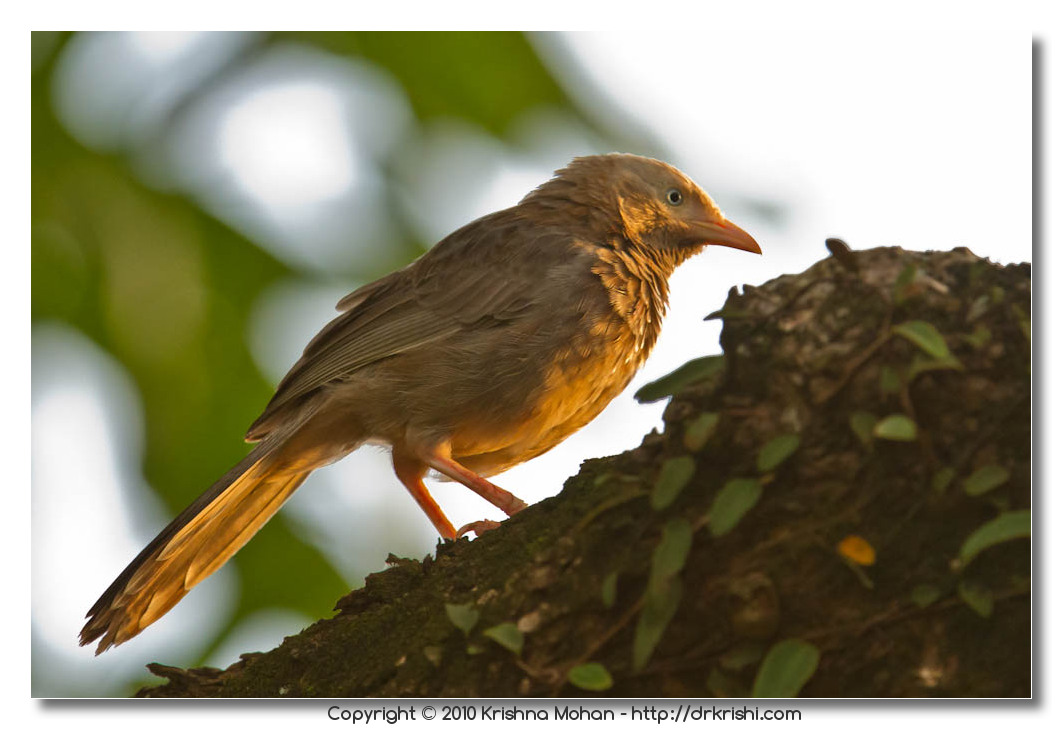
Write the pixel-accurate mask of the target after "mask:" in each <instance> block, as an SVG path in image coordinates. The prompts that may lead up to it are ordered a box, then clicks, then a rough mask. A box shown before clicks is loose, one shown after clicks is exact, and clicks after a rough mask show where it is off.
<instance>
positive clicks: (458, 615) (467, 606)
mask: <svg viewBox="0 0 1062 729" xmlns="http://www.w3.org/2000/svg"><path fill="white" fill-rule="evenodd" d="M443 607H444V608H446V617H448V618H450V622H451V623H453V624H454V625H456V626H457V628H458V629H459V630H460V631H461V632H462V633H464V634H465V635H468V634H469V633H471V632H472V628H474V627H476V622H477V621H478V620H479V610H476V609H475V608H474V607H472V603H470V602H466V603H463V604H460V605H451V604H449V603H447V604H446V605H444V606H443Z"/></svg>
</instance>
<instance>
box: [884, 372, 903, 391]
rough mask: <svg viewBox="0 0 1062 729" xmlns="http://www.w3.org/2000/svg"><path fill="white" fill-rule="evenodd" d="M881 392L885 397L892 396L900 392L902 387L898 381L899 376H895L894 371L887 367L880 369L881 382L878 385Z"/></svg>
mask: <svg viewBox="0 0 1062 729" xmlns="http://www.w3.org/2000/svg"><path fill="white" fill-rule="evenodd" d="M879 387H881V391H882V393H883V394H885V395H894V394H896V393H897V392H899V391H900V388H901V387H903V383H902V382H901V381H900V376H899V375H898V374H896V370H894V369H893V368H892V367H889V366H888V365H885V366H884V367H882V368H881V382H880V384H879Z"/></svg>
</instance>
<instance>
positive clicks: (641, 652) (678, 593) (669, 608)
mask: <svg viewBox="0 0 1062 729" xmlns="http://www.w3.org/2000/svg"><path fill="white" fill-rule="evenodd" d="M681 602H682V583H681V582H679V581H678V580H677V579H671V580H668V581H667V582H666V583H665V584H663V585H659V584H658V585H656V586H653V585H652V584H650V588H649V589H648V590H646V592H645V604H644V605H642V611H641V614H640V615H639V616H638V624H637V625H636V626H635V628H634V653H633V667H634V670H635V671H640V670H642V669H643V668H645V666H646V665H647V664H648V663H649V659H650V658H651V657H652V655H653V651H654V650H656V645H657V643H659V642H660V639H661V638H662V637H663V636H664V631H665V630H666V629H667V625H668V623H670V622H671V618H673V617H675V611H677V610H678V606H679V603H681Z"/></svg>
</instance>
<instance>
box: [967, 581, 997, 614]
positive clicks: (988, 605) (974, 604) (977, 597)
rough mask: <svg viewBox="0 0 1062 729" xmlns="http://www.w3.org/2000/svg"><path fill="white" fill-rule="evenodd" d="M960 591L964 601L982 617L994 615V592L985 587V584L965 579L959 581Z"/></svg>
mask: <svg viewBox="0 0 1062 729" xmlns="http://www.w3.org/2000/svg"><path fill="white" fill-rule="evenodd" d="M958 592H959V597H961V598H962V601H963V602H964V603H966V604H967V605H969V606H970V609H971V610H973V611H974V612H975V613H977V614H978V615H980V616H981V617H982V618H989V617H991V616H992V608H993V607H995V600H993V599H992V593H991V592H989V591H988V590H987V589H985V587H984V586H982V585H978V584H976V583H973V582H967V581H965V580H964V581H963V582H960V583H959V590H958Z"/></svg>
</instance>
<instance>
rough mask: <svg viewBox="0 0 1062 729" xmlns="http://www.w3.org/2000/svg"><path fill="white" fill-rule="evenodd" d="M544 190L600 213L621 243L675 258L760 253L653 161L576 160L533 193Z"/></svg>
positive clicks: (620, 157)
mask: <svg viewBox="0 0 1062 729" xmlns="http://www.w3.org/2000/svg"><path fill="white" fill-rule="evenodd" d="M550 188H554V189H556V190H557V191H558V192H563V194H565V195H566V196H567V197H568V198H569V199H571V200H573V201H576V202H579V203H581V204H583V205H586V206H593V207H596V208H598V209H599V210H601V211H603V212H604V213H606V214H607V215H608V216H609V217H610V218H611V219H612V220H613V221H615V223H616V225H617V227H618V228H619V230H618V232H620V233H621V234H622V235H623V236H624V237H625V238H626V239H628V240H630V241H633V242H636V243H639V244H642V245H647V246H651V247H654V248H660V249H664V250H669V251H675V252H676V253H677V254H678V256H679V258H680V259H685V258H686V257H688V256H690V255H692V254H693V253H696V252H698V251H700V250H701V249H702V248H703V247H704V246H707V245H720V246H727V247H729V248H737V249H739V250H743V251H749V252H751V253H760V252H761V251H760V246H759V244H757V243H756V241H755V240H754V239H753V238H752V236H750V235H749V234H748V233H746V232H745V231H744V230H742V229H741V228H739V227H738V226H736V225H734V224H733V223H731V222H730V221H729V220H727V219H726V216H724V215H723V213H722V211H721V210H719V206H717V205H716V204H715V202H714V201H713V200H712V199H711V198H710V197H708V195H707V194H706V193H705V192H704V190H702V189H701V188H700V187H698V186H697V184H696V183H694V182H693V181H692V180H691V179H690V178H689V177H687V176H686V175H684V174H683V173H682V172H680V171H679V170H677V169H675V168H674V167H672V166H671V165H668V164H665V163H663V162H659V161H657V160H655V159H649V158H648V157H639V156H637V155H633V154H605V155H597V156H592V157H576V158H575V159H574V160H572V162H571V164H569V165H568V166H567V167H565V168H564V169H561V170H558V171H557V176H556V177H555V178H554V179H553V180H551V181H550V183H547V184H546V185H543V186H542V187H541V188H539V190H538V191H536V193H539V192H546V191H548V190H549V189H550ZM536 193H532V195H529V196H528V197H529V198H530V197H532V196H533V195H535V194H536Z"/></svg>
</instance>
